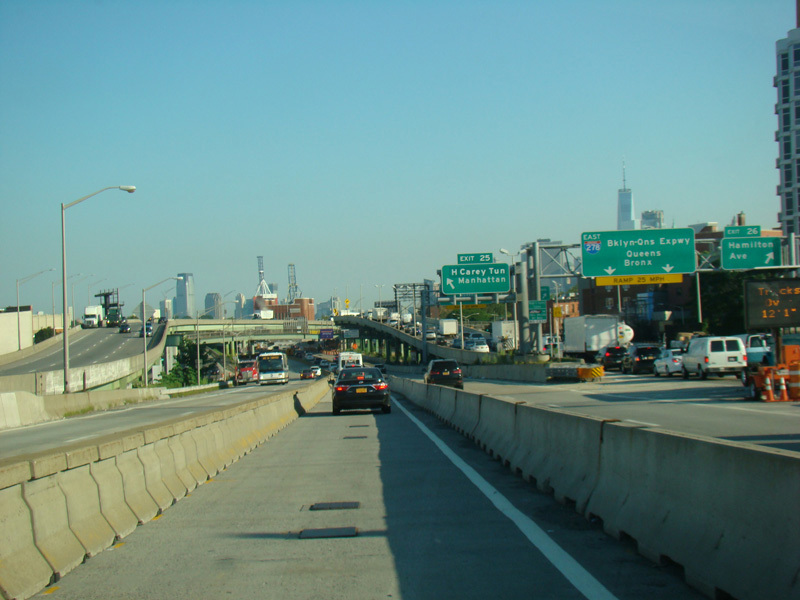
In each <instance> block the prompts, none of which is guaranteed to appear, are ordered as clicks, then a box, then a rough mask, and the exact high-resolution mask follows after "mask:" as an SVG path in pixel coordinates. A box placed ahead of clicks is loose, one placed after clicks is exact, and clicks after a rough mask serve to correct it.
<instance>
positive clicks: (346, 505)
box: [309, 502, 361, 510]
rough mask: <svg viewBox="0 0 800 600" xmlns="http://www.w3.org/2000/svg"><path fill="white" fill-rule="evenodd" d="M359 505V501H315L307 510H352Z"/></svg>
mask: <svg viewBox="0 0 800 600" xmlns="http://www.w3.org/2000/svg"><path fill="white" fill-rule="evenodd" d="M360 506H361V503H360V502H317V503H316V504H312V505H311V508H309V510H352V509H355V508H359V507H360Z"/></svg>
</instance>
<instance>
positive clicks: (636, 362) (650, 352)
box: [621, 345, 661, 374]
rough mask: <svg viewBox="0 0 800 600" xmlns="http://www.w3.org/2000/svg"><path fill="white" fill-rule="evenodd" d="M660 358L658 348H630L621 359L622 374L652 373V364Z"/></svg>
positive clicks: (659, 349)
mask: <svg viewBox="0 0 800 600" xmlns="http://www.w3.org/2000/svg"><path fill="white" fill-rule="evenodd" d="M659 356H661V348H659V347H658V346H636V345H634V346H631V347H630V348H628V352H627V354H625V356H624V357H623V358H622V368H621V371H622V372H623V373H632V374H635V373H652V372H653V363H654V362H655V360H656V359H657V358H658V357H659Z"/></svg>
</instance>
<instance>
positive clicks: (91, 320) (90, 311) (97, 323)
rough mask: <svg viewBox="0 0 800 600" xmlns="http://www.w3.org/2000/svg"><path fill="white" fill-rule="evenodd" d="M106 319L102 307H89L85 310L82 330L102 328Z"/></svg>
mask: <svg viewBox="0 0 800 600" xmlns="http://www.w3.org/2000/svg"><path fill="white" fill-rule="evenodd" d="M104 317H105V315H104V313H103V307H102V306H87V307H86V308H85V309H84V310H83V323H81V328H82V329H90V328H92V327H102V326H103V319H104Z"/></svg>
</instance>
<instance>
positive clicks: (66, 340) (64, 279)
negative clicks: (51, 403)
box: [61, 185, 136, 394]
mask: <svg viewBox="0 0 800 600" xmlns="http://www.w3.org/2000/svg"><path fill="white" fill-rule="evenodd" d="M106 190H122V191H123V192H128V193H129V194H132V193H133V192H135V191H136V186H135V185H112V186H109V187H104V188H103V189H101V190H97V191H96V192H92V193H91V194H89V195H88V196H84V197H83V198H78V199H77V200H75V201H73V202H70V203H69V204H64V203H63V202H62V203H61V287H62V290H61V292H62V294H63V298H62V300H63V302H64V315H65V317H66V314H67V244H66V237H67V236H66V221H65V212H66V210H67V209H68V208H71V207H73V206H75V205H76V204H79V203H81V202H83V201H84V200H87V199H89V198H91V197H92V196H96V195H97V194H99V193H100V192H105V191H106ZM65 320H66V319H65ZM63 353H64V393H65V394H68V393H69V391H70V390H69V327H67V324H66V323H64V350H63Z"/></svg>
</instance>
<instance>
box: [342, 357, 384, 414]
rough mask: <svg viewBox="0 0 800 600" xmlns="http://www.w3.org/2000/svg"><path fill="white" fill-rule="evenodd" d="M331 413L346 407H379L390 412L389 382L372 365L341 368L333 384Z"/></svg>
mask: <svg viewBox="0 0 800 600" xmlns="http://www.w3.org/2000/svg"><path fill="white" fill-rule="evenodd" d="M332 402H333V414H335V415H338V414H339V413H340V412H341V411H342V410H343V409H348V408H361V409H364V408H380V409H381V411H383V412H384V413H389V412H392V405H391V401H390V398H389V384H388V383H387V382H386V380H385V379H384V375H383V373H381V372H380V370H379V369H376V368H374V367H353V368H348V369H342V370H341V371H340V372H339V376H338V377H337V379H336V383H334V385H333V399H332Z"/></svg>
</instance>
